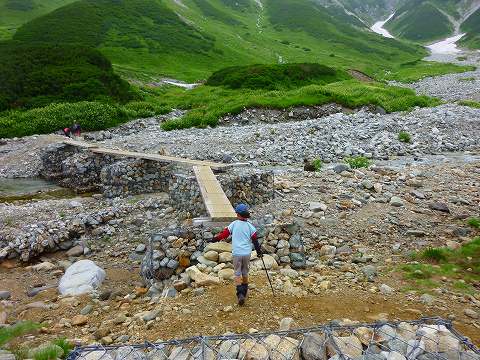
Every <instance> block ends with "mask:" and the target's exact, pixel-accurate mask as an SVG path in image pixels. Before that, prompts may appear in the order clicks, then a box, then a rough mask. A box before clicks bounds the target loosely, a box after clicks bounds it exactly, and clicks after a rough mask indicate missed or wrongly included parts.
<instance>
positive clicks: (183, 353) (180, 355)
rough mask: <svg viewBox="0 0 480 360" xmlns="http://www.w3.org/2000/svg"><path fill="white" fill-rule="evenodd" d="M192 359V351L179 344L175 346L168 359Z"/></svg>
mask: <svg viewBox="0 0 480 360" xmlns="http://www.w3.org/2000/svg"><path fill="white" fill-rule="evenodd" d="M188 359H190V351H189V350H188V349H186V348H184V347H181V346H177V347H175V348H173V350H172V352H171V353H170V356H169V357H168V360H188Z"/></svg>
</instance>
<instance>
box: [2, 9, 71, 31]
mask: <svg viewBox="0 0 480 360" xmlns="http://www.w3.org/2000/svg"><path fill="white" fill-rule="evenodd" d="M73 1H75V0H0V40H3V39H9V38H10V37H11V36H12V35H13V34H14V32H15V31H16V30H17V28H18V27H20V26H21V25H22V24H24V23H26V22H28V21H30V20H32V19H34V18H36V17H38V16H41V15H44V14H47V13H49V12H50V11H52V10H54V9H57V8H59V7H61V6H64V5H66V4H69V3H71V2H73Z"/></svg>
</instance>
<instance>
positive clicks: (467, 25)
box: [460, 9, 480, 49]
mask: <svg viewBox="0 0 480 360" xmlns="http://www.w3.org/2000/svg"><path fill="white" fill-rule="evenodd" d="M461 30H462V31H463V32H466V33H467V35H465V36H464V37H463V38H462V39H461V40H460V44H461V45H463V46H467V47H469V48H471V49H480V9H479V10H477V11H476V12H474V13H473V14H472V15H470V17H469V18H468V19H467V20H466V21H465V22H464V23H463V24H462V26H461Z"/></svg>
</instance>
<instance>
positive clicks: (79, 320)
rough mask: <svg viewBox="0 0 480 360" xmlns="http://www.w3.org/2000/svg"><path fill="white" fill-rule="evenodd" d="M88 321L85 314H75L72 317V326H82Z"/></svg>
mask: <svg viewBox="0 0 480 360" xmlns="http://www.w3.org/2000/svg"><path fill="white" fill-rule="evenodd" d="M87 322H88V317H86V316H85V315H76V316H74V317H73V318H72V325H73V326H82V325H85V324H86V323H87Z"/></svg>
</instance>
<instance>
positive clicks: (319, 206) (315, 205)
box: [308, 202, 328, 213]
mask: <svg viewBox="0 0 480 360" xmlns="http://www.w3.org/2000/svg"><path fill="white" fill-rule="evenodd" d="M308 207H309V209H310V211H313V212H314V213H316V212H321V211H327V208H328V207H327V205H325V204H324V203H321V202H311V203H310V204H309V205H308Z"/></svg>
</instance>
